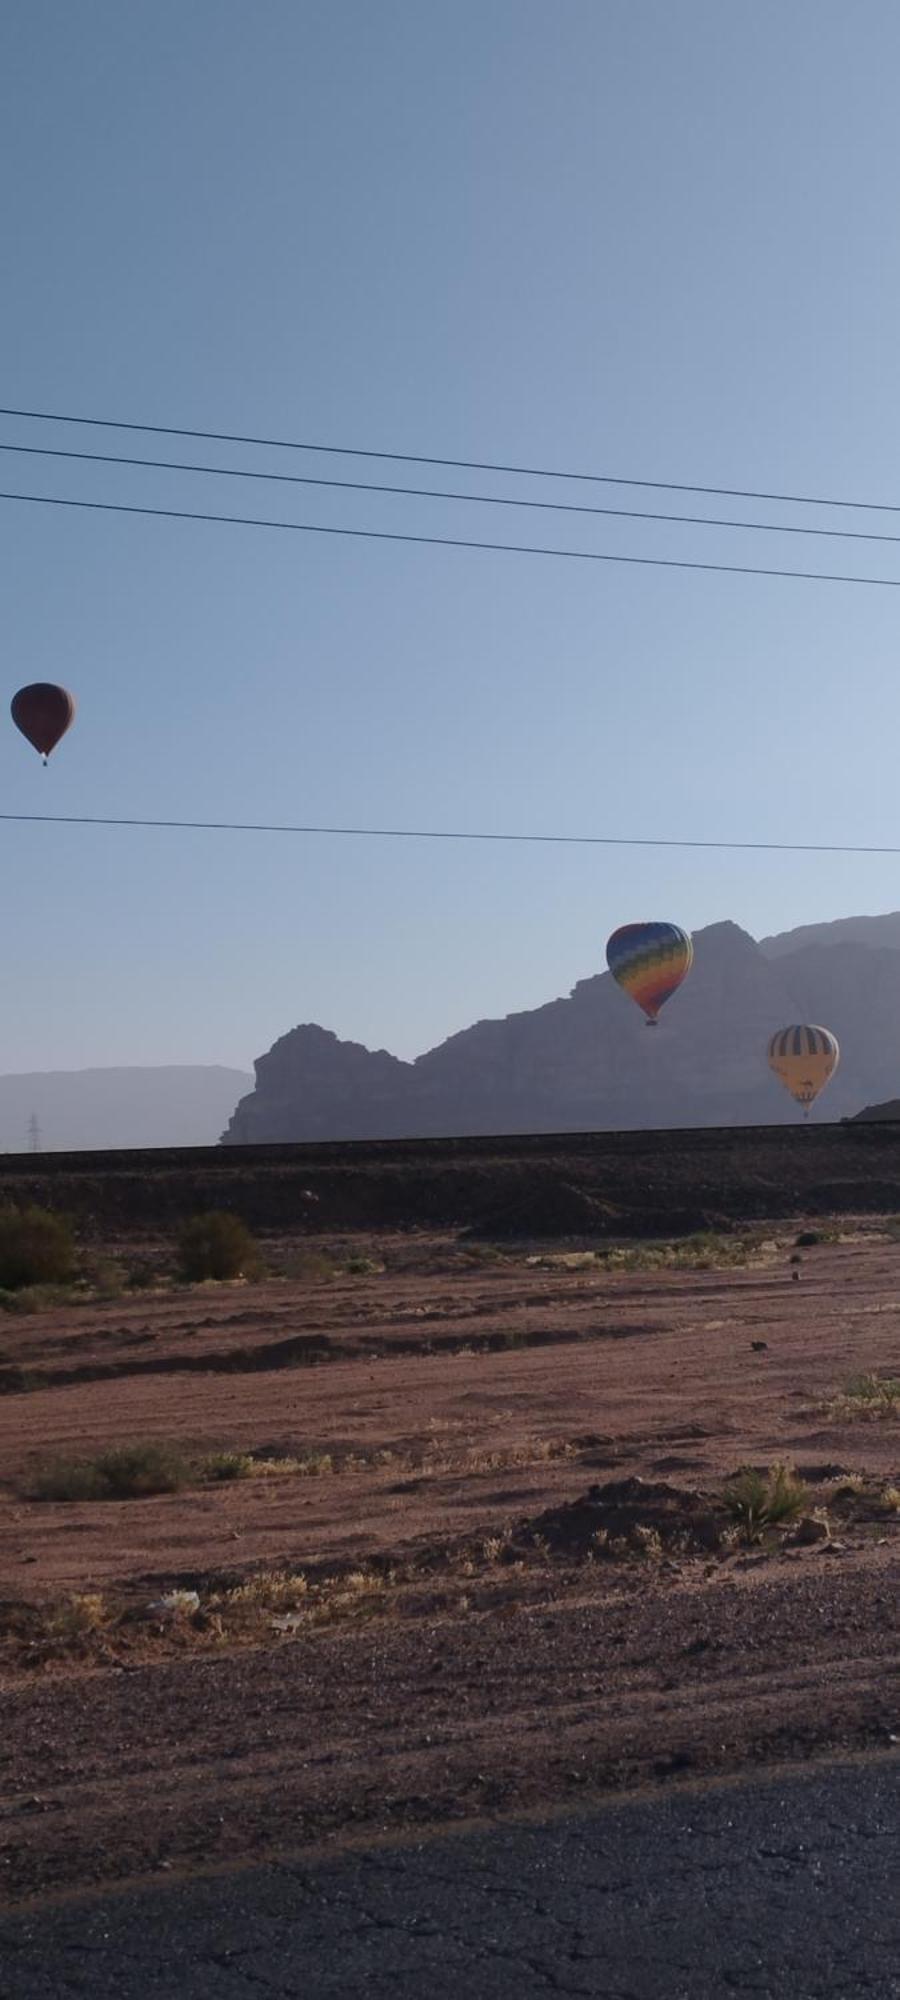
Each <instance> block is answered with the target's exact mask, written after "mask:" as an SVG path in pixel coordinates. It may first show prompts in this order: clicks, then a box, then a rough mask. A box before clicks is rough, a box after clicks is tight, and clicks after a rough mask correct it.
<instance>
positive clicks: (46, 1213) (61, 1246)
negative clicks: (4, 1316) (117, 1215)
mask: <svg viewBox="0 0 900 2000" xmlns="http://www.w3.org/2000/svg"><path fill="white" fill-rule="evenodd" d="M75 1269H76V1262H75V1242H74V1239H73V1236H72V1225H71V1223H70V1222H68V1221H67V1219H66V1218H65V1216H62V1215H54V1214H53V1213H52V1212H51V1210H50V1209H48V1208H38V1207H37V1206H32V1207H30V1208H16V1207H13V1206H9V1207H4V1208H0V1287H2V1288H3V1290H4V1291H17V1290H18V1289H19V1288H20V1286H22V1285H65V1284H70V1283H71V1281H72V1279H73V1278H74V1276H75Z"/></svg>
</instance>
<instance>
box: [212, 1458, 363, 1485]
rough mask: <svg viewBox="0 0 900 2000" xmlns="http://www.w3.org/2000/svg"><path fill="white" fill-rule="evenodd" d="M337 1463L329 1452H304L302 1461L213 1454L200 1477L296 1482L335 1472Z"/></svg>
mask: <svg viewBox="0 0 900 2000" xmlns="http://www.w3.org/2000/svg"><path fill="white" fill-rule="evenodd" d="M332 1470H334V1462H332V1454H330V1452H304V1454H302V1458H268V1456H264V1454H262V1452H260V1454H258V1456H256V1452H210V1456H208V1458H204V1460H202V1464H200V1476H202V1478H206V1480H222V1482H228V1480H266V1478H276V1476H280V1474H282V1476H284V1474H294V1478H312V1476H316V1474H322V1472H332Z"/></svg>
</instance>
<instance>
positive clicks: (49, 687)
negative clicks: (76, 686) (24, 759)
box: [10, 681, 75, 764]
mask: <svg viewBox="0 0 900 2000" xmlns="http://www.w3.org/2000/svg"><path fill="white" fill-rule="evenodd" d="M10 713H11V715H12V719H13V721H14V723H15V725H16V728H17V729H21V731H22V735H23V736H26V737H27V738H28V741H29V743H31V744H33V746H34V748H35V750H38V751H40V754H41V756H42V757H43V760H44V763H45V764H46V762H47V758H48V757H49V755H50V752H51V750H55V749H56V746H57V743H58V742H59V741H60V739H61V737H63V736H65V733H66V730H67V729H68V728H69V725H70V723H71V722H72V720H73V718H74V715H75V700H74V696H72V695H70V694H69V692H68V690H67V689H66V688H64V687H55V686H54V684H53V682H52V681H35V682H34V683H33V684H32V686H31V687H24V688H20V689H19V692H18V694H14V695H13V698H12V701H11V703H10Z"/></svg>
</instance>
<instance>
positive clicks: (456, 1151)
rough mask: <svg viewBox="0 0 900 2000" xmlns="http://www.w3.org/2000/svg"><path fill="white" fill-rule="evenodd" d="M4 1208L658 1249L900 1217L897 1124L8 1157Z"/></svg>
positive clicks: (125, 1225) (1, 1187)
mask: <svg viewBox="0 0 900 2000" xmlns="http://www.w3.org/2000/svg"><path fill="white" fill-rule="evenodd" d="M3 1200H6V1201H17V1202H21V1201H38V1202H41V1203H45V1204H46V1205H47V1206H49V1207H52V1208H56V1209H60V1210H64V1211H66V1212H67V1213H69V1214H70V1215H72V1216H73V1217H74V1219H75V1220H76V1222H77V1225H78V1227H79V1230H80V1231H81V1233H82V1234H84V1235H86V1236H88V1237H91V1236H93V1237H96V1238H101V1237H103V1238H106V1239H110V1238H111V1237H116V1236H125V1237H128V1236H131V1237H135V1238H137V1237H150V1236H155V1235H165V1234H168V1233H170V1232H171V1230H172V1228H173V1227H176V1226H177V1225H178V1224H179V1223H180V1222H181V1221H182V1220H183V1219H184V1218H185V1217H186V1216H187V1215H190V1214H193V1213H195V1212H196V1211H197V1210H198V1209H203V1208H228V1209H232V1210H234V1211H235V1212H236V1213H238V1214H240V1215H241V1216H242V1217H243V1218H244V1220H245V1221H246V1222H248V1223H249V1224H250V1226H251V1227H252V1228H254V1229H259V1230H263V1231H265V1230H272V1231H277V1232H280V1233H284V1232H290V1233H295V1232H296V1233H308V1234H310V1235H316V1234H322V1233H326V1232H330V1231H334V1230H343V1229H380V1228H386V1229H388V1228H389V1229H397V1228H402V1229H408V1228H417V1227H418V1228H424V1229H448V1228H449V1229H465V1230H469V1231H471V1232H472V1234H473V1235H475V1236H478V1235H482V1236H488V1237H502V1236H515V1235H547V1236H554V1235H555V1236H565V1237H577V1236H588V1237H604V1236H606V1237H615V1236H636V1235H643V1236H658V1235H667V1234H678V1233H681V1232H689V1231H692V1230H697V1229H705V1228H715V1227H717V1226H721V1225H723V1224H727V1223H729V1222H732V1221H738V1220H744V1221H746V1220H753V1219H764V1218H770V1217H785V1216H790V1215H827V1214H838V1213H840V1214H844V1215H854V1214H855V1215H865V1214H885V1213H890V1212H891V1211H893V1210H900V1124H898V1125H894V1124H890V1123H884V1124H881V1123H873V1124H870V1125H865V1124H855V1123H853V1124H844V1125H818V1126H816V1125H811V1126H797V1127H793V1126H755V1127H744V1128H741V1129H721V1130H703V1131H665V1132H623V1133H617V1132H600V1133H562V1134H549V1135H538V1136H535V1137H518V1136H517V1137H513V1138H502V1137H501V1138H475V1139H422V1140H417V1139H396V1140H386V1141H383V1142H375V1141H371V1140H365V1141H358V1142H341V1143H329V1144H318V1145H298V1146H261V1147H255V1146H246V1147H207V1148H197V1149H191V1150H188V1149H185V1150H183V1151H163V1150H160V1151H158V1152H143V1153H125V1152H123V1153H55V1154H52V1153H48V1154H43V1155H41V1156H39V1157H37V1158H35V1157H34V1156H33V1155H15V1154H7V1155H5V1156H4V1157H2V1158H0V1201H3Z"/></svg>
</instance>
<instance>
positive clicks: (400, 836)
mask: <svg viewBox="0 0 900 2000" xmlns="http://www.w3.org/2000/svg"><path fill="white" fill-rule="evenodd" d="M0 823H12V824H15V825H17V826H104V827H109V826H114V827H138V828H149V829H152V830H154V831H158V830H165V831H172V832H177V833H281V834H285V833H286V834H300V835H307V836H319V837H321V838H324V839H342V840H343V839H349V840H444V841H457V840H460V841H464V840H478V841H496V842H502V843H505V844H507V845H514V846H542V847H669V848H701V849H705V850H709V851H721V852H727V853H733V854H761V853H765V854H886V855H894V854H900V847H880V846H875V845H872V846H854V845H851V844H849V843H847V842H845V841H821V840H677V839H673V838H671V837H669V836H666V837H662V836H661V837H660V838H658V839H654V838H650V837H647V836H646V835H631V834H611V833H610V834H607V833H487V832H485V831H484V830H482V829H478V828H469V827H449V828H444V827H422V826H416V827H413V826H300V825H296V826H295V825H287V824H285V823H284V822H282V821H277V820H276V821H271V822H270V821H265V820H231V819H138V818H131V817H129V818H124V817H118V816H114V815H111V814H97V813H8V812H0Z"/></svg>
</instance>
